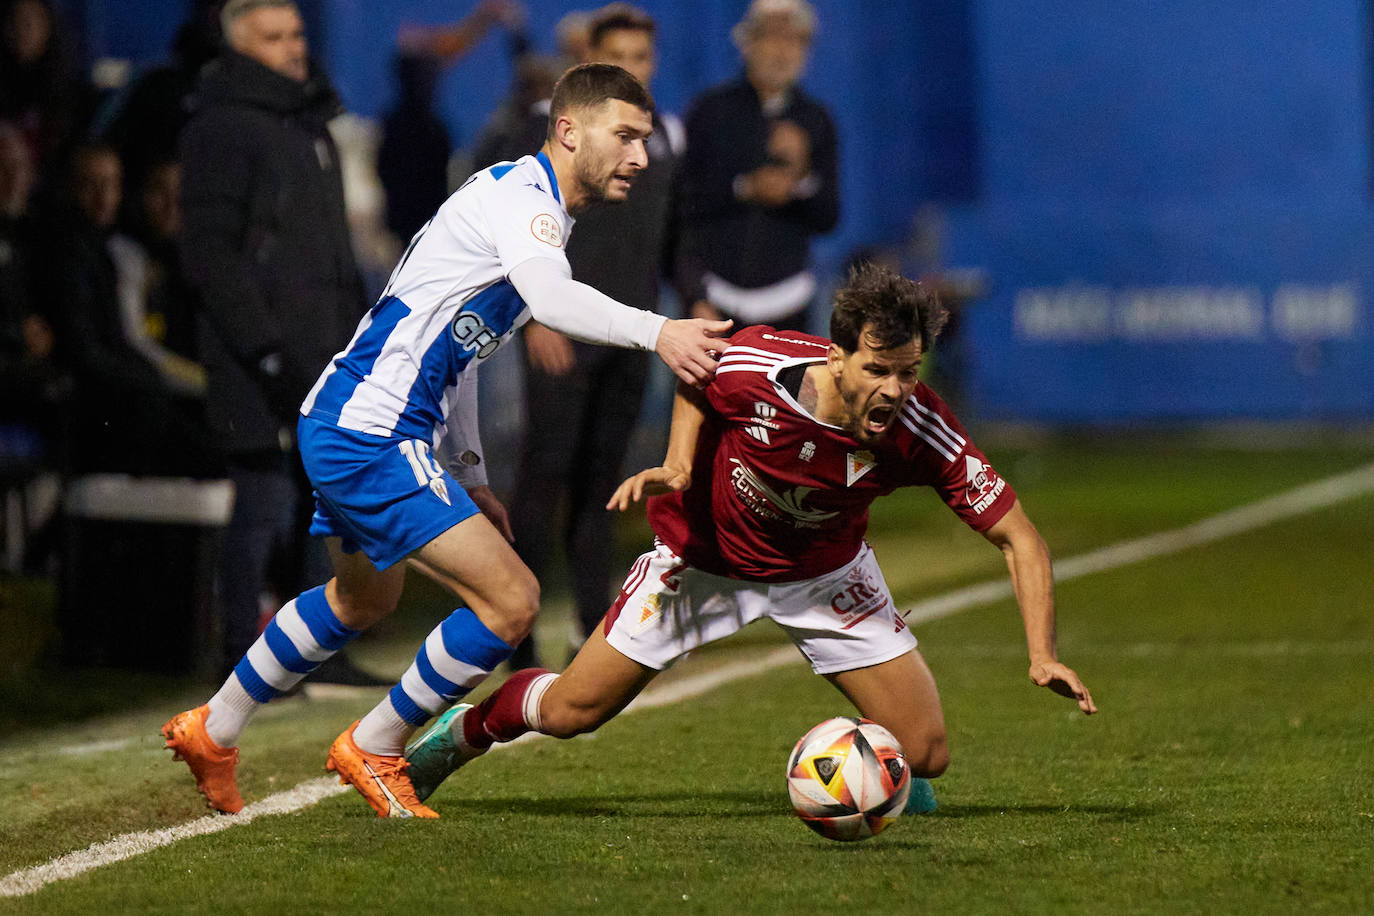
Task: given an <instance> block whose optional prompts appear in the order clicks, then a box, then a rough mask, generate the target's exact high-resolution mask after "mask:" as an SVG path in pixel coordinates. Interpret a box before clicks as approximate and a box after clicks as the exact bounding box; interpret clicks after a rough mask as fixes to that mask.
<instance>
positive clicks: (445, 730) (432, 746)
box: [406, 703, 485, 801]
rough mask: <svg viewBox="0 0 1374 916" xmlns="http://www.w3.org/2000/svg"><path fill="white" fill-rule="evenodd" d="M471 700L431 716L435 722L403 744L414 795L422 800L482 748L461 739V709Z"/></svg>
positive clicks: (483, 751) (469, 706)
mask: <svg viewBox="0 0 1374 916" xmlns="http://www.w3.org/2000/svg"><path fill="white" fill-rule="evenodd" d="M471 708H472V704H470V703H459V704H458V705H457V706H454V707H453V708H452V709H450V710H448V711H447V712H445V713H444V714H443V715H441V716H440V717H439V718H437V719H435V720H434V724H433V725H431V726H430V727H429V728H427V729H425V730H424V731H423V732H421V734H420V736H419V737H418V738H416V739H415V740H414V741H412V742H410V743H409V744H407V745H406V761H407V762H409V763H410V769H409V770H408V773H409V775H410V782H411V784H412V785H414V786H415V795H416V797H417V798H419V799H420V801H424V800H425V799H427V798H429V797H430V796H431V795H433V794H434V790H435V789H437V788H439V784H440V783H442V782H443V781H444V780H445V779H447V778H448V775H449V774H450V773H452V772H453V771H454V770H456V769H458V768H459V767H461V766H462V765H463V764H465V763H467V762H468V761H469V760H474V759H476V758H478V757H480V756H482V754H483V753H485V750H477V749H476V748H472V747H469V746H468V745H467V744H466V743H465V742H464V741H463V713H465V712H467V711H468V710H469V709H471Z"/></svg>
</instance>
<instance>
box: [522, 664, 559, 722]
mask: <svg viewBox="0 0 1374 916" xmlns="http://www.w3.org/2000/svg"><path fill="white" fill-rule="evenodd" d="M556 680H558V675H556V674H554V673H553V672H552V671H550V672H549V673H548V674H541V675H540V676H539V677H537V678H535V679H534V680H532V681H530V685H529V686H528V687H526V688H525V701H524V703H522V704H521V711H522V712H523V713H524V714H525V724H526V725H528V726H529V727H530V729H531V730H533V731H537V732H542V731H543V730H544V729H543V728H541V727H540V725H541V723H540V719H539V703H540V701H541V700H543V699H544V694H545V693H547V692H548V690H549V688H550V687H552V686H553V682H554V681H556Z"/></svg>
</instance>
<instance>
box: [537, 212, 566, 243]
mask: <svg viewBox="0 0 1374 916" xmlns="http://www.w3.org/2000/svg"><path fill="white" fill-rule="evenodd" d="M530 234H531V235H533V236H534V237H535V238H537V239H538V240H539V241H541V242H543V243H544V244H545V245H552V246H553V247H555V248H562V247H563V227H562V226H560V225H559V223H558V220H556V219H554V217H553V214H551V213H541V214H539V215H538V216H536V217H535V218H534V219H532V220H530Z"/></svg>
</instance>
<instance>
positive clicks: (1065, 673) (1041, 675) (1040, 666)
mask: <svg viewBox="0 0 1374 916" xmlns="http://www.w3.org/2000/svg"><path fill="white" fill-rule="evenodd" d="M1030 679H1031V680H1032V681H1034V682H1035V684H1036V686H1037V687H1048V688H1049V689H1051V690H1053V691H1054V692H1055V693H1057V694H1059V695H1060V696H1061V697H1068V698H1069V699H1071V700H1077V701H1078V708H1079V709H1081V710H1083V714H1084V715H1088V716H1090V715H1092V714H1093V713H1095V712H1097V704H1095V703H1094V702H1093V697H1092V694H1090V693H1088V688H1087V687H1084V686H1083V682H1082V681H1081V680H1079V679H1078V675H1077V674H1075V673H1074V670H1073V669H1072V668H1070V667H1069V666H1068V665H1066V664H1064V663H1063V662H1057V661H1055V662H1037V663H1035V664H1033V665H1031V667H1030Z"/></svg>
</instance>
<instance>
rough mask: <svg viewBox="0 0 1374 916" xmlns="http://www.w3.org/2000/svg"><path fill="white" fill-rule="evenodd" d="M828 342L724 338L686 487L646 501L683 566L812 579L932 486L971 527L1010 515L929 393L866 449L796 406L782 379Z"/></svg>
mask: <svg viewBox="0 0 1374 916" xmlns="http://www.w3.org/2000/svg"><path fill="white" fill-rule="evenodd" d="M829 345H830V344H829V341H827V340H825V339H823V338H820V337H813V336H811V335H809V334H802V333H799V332H793V331H775V330H773V329H772V328H769V327H751V328H745V329H744V330H742V331H740V332H739V333H738V334H736V335H735V336H734V337H732V338H731V339H730V346H729V347H728V348H727V349H726V350H725V352H724V353H723V354H722V355H721V359H720V364H719V367H718V368H717V369H716V375H715V379H714V380H713V381H712V382H711V383H710V384H709V385H708V386H707V387H706V396H707V398H708V399H709V400H710V402H711V406H712V407H713V408H714V410H712V411H708V412H707V418H706V422H705V424H704V425H703V427H702V430H701V437H700V439H699V441H698V444H697V452H696V459H695V461H694V464H693V468H692V486H691V488H690V489H688V490H687V491H686V492H685V493H670V494H666V495H663V496H656V497H654V498H653V499H650V500H649V522H650V524H651V525H652V526H653V529H654V533H655V534H656V535H657V536H658V538H659V539H660V540H661V541H663V542H664V543H665V544H667V545H668V546H669V547H671V548H672V549H673V551H674V552H675V553H677V555H678V556H680V557H682V558H683V559H684V560H686V561H687V562H688V563H690V564H692V565H693V566H695V567H697V568H698V569H703V570H706V571H707V572H711V573H715V574H717V575H723V576H729V577H731V578H735V579H748V580H753V581H761V582H790V581H794V580H797V579H809V578H812V577H814V576H818V575H820V574H822V573H825V572H829V571H830V570H832V569H836V568H838V567H840V566H842V565H843V564H845V563H847V562H849V561H850V560H852V559H853V558H854V556H855V555H856V554H857V553H858V552H859V548H860V546H861V545H862V543H863V537H864V532H865V531H867V529H868V507H869V504H870V503H872V502H873V500H875V499H877V498H878V497H879V496H882V495H884V494H887V493H891V492H892V491H893V490H895V489H897V488H898V487H915V486H928V487H933V488H934V489H935V491H936V492H937V493H939V494H940V497H941V498H942V499H944V501H945V503H946V504H947V505H948V506H949V507H950V508H951V509H953V510H954V512H955V513H956V514H957V515H958V516H959V517H960V518H961V519H963V520H964V522H965V523H966V524H967V525H968V526H969V527H970V528H973V529H974V530H976V531H986V530H987V529H988V528H991V527H992V526H993V525H994V524H996V523H997V522H998V520H1000V519H1001V518H1002V516H1004V515H1006V513H1007V511H1008V510H1009V509H1010V508H1011V506H1012V503H1013V502H1014V501H1015V499H1016V494H1015V493H1014V492H1013V491H1012V488H1011V487H1010V486H1009V485H1008V484H1007V482H1006V481H1005V480H1003V479H1002V478H1001V477H1000V476H998V474H997V472H996V471H994V470H993V469H992V468H991V467H990V466H989V465H988V463H987V460H986V459H985V458H984V457H983V453H982V452H980V451H979V450H978V449H977V448H975V447H974V445H973V443H972V442H970V441H969V440H968V435H967V434H966V433H965V432H964V428H963V426H962V425H961V424H960V423H959V421H958V420H957V419H956V418H955V416H954V414H953V413H951V412H950V409H949V407H947V406H946V405H945V402H944V401H942V400H940V398H939V396H938V395H936V394H935V392H933V391H931V390H930V389H929V388H927V387H926V386H925V385H924V384H918V385H917V386H916V390H915V392H914V393H913V394H912V396H911V397H910V399H908V400H907V402H906V403H905V404H904V405H902V409H901V410H900V412H899V413H898V419H897V421H896V422H895V423H894V424H893V426H892V428H891V429H890V430H889V431H888V434H887V436H886V437H884V439H883V441H882V442H881V443H879V444H878V445H877V446H875V447H872V448H871V449H869V448H864V447H863V446H860V445H859V443H857V442H856V441H854V440H853V439H851V438H850V437H849V436H847V435H845V433H844V432H843V431H842V430H840V429H839V428H838V427H834V426H830V425H827V424H825V423H821V422H819V421H817V420H816V419H815V417H813V416H811V414H809V413H808V412H807V411H806V410H805V409H803V408H802V406H801V405H800V404H799V403H797V400H796V398H795V397H794V396H793V394H792V393H791V392H790V391H789V390H788V389H789V384H790V386H791V387H793V390H795V386H796V384H797V380H796V373H798V372H800V371H802V370H803V368H804V367H805V366H808V365H812V364H814V363H818V362H821V361H822V360H824V359H825V355H826V351H827V349H828V347H829ZM780 377H781V379H782V380H780Z"/></svg>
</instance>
